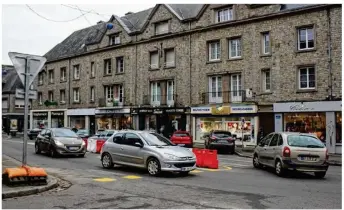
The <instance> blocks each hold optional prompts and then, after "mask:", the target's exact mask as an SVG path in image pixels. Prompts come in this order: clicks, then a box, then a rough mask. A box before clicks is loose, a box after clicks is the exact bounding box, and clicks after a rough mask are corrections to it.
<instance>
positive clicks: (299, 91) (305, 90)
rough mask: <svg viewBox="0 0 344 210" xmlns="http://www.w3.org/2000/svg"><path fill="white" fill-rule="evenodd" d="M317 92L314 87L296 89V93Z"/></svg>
mask: <svg viewBox="0 0 344 210" xmlns="http://www.w3.org/2000/svg"><path fill="white" fill-rule="evenodd" d="M315 92H318V91H317V90H316V89H298V90H297V91H296V93H315Z"/></svg>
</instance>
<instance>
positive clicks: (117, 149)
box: [105, 133, 123, 163]
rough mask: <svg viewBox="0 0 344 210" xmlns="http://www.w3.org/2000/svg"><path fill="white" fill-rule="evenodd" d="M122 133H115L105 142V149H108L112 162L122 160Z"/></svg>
mask: <svg viewBox="0 0 344 210" xmlns="http://www.w3.org/2000/svg"><path fill="white" fill-rule="evenodd" d="M122 145H123V133H117V134H115V135H114V136H113V137H111V139H109V140H108V141H107V142H106V147H105V151H108V152H109V153H110V154H111V156H112V160H113V162H117V163H121V162H123V160H122V154H121V152H122V150H121V148H122Z"/></svg>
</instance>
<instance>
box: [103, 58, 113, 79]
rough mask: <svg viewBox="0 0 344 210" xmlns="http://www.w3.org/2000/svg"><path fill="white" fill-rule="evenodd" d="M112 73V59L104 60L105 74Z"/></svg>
mask: <svg viewBox="0 0 344 210" xmlns="http://www.w3.org/2000/svg"><path fill="white" fill-rule="evenodd" d="M111 73H112V65H111V58H110V59H105V60H104V74H105V75H108V74H111Z"/></svg>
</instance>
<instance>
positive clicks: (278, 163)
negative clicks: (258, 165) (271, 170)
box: [275, 160, 285, 177]
mask: <svg viewBox="0 0 344 210" xmlns="http://www.w3.org/2000/svg"><path fill="white" fill-rule="evenodd" d="M284 172H285V171H284V168H283V167H282V163H281V161H280V160H276V163H275V173H276V175H277V176H280V177H282V176H283V175H284Z"/></svg>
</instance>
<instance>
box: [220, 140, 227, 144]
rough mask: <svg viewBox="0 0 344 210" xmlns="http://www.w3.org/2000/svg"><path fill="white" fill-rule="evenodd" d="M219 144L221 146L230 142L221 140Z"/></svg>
mask: <svg viewBox="0 0 344 210" xmlns="http://www.w3.org/2000/svg"><path fill="white" fill-rule="evenodd" d="M217 143H220V144H228V141H225V140H220V141H218V142H217Z"/></svg>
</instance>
